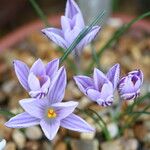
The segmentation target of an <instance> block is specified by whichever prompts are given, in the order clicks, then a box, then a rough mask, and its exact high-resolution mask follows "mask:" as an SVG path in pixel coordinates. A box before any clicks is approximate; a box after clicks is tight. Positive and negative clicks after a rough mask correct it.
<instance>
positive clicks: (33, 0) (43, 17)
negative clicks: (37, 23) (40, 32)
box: [29, 0, 50, 27]
mask: <svg viewBox="0 0 150 150" xmlns="http://www.w3.org/2000/svg"><path fill="white" fill-rule="evenodd" d="M29 2H30V3H31V5H32V7H33V8H34V10H35V12H36V13H37V15H38V16H39V18H40V19H41V20H42V21H43V22H44V24H45V26H46V27H48V26H50V25H49V23H48V19H47V17H46V15H45V14H44V12H43V11H42V9H41V8H40V6H39V5H38V4H37V2H36V0H29Z"/></svg>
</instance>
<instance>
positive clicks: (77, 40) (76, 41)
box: [60, 11, 105, 63]
mask: <svg viewBox="0 0 150 150" xmlns="http://www.w3.org/2000/svg"><path fill="white" fill-rule="evenodd" d="M104 13H105V11H102V12H100V13H99V14H98V16H97V17H96V18H95V19H94V21H93V22H92V23H91V24H90V25H89V26H86V27H85V28H84V29H83V30H82V31H81V32H80V33H79V35H78V36H77V37H76V38H75V40H74V41H73V43H72V44H71V45H70V46H69V48H68V49H67V50H66V52H65V53H64V55H63V56H62V57H61V58H60V62H61V63H62V62H63V61H64V60H65V59H66V58H67V56H68V55H69V54H70V53H71V52H72V51H73V50H74V48H75V47H76V46H77V45H78V44H79V42H80V41H81V40H82V39H83V38H84V37H85V36H86V35H87V34H88V33H89V32H90V31H91V29H92V27H93V26H95V25H97V24H98V23H99V22H100V19H101V18H102V17H103V15H104Z"/></svg>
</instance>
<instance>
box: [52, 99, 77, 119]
mask: <svg viewBox="0 0 150 150" xmlns="http://www.w3.org/2000/svg"><path fill="white" fill-rule="evenodd" d="M77 105H78V102H73V101H70V102H63V103H62V102H61V103H55V104H52V105H51V106H52V107H53V108H54V109H55V110H56V113H57V115H58V118H59V119H64V118H65V117H67V116H68V115H70V114H71V113H72V112H73V111H74V110H75V108H76V107H77Z"/></svg>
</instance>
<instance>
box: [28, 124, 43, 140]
mask: <svg viewBox="0 0 150 150" xmlns="http://www.w3.org/2000/svg"><path fill="white" fill-rule="evenodd" d="M25 135H26V136H27V138H28V139H30V140H39V139H41V138H42V131H41V129H40V128H39V127H38V126H34V127H29V128H27V129H26V131H25Z"/></svg>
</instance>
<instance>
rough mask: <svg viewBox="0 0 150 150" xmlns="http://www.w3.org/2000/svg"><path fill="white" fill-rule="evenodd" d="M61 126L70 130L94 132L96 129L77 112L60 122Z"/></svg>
mask: <svg viewBox="0 0 150 150" xmlns="http://www.w3.org/2000/svg"><path fill="white" fill-rule="evenodd" d="M60 126H62V127H63V128H67V129H69V130H73V131H78V132H93V131H95V130H94V128H93V127H91V126H90V125H89V124H88V123H87V122H86V121H84V120H83V119H82V118H80V117H79V116H77V115H75V114H70V115H69V116H68V117H66V118H64V119H63V120H61V122H60Z"/></svg>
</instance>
